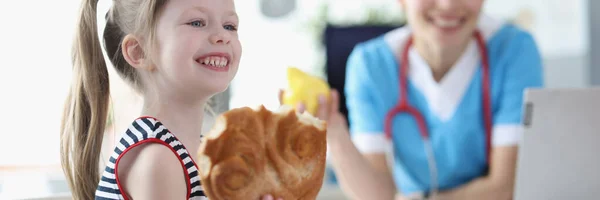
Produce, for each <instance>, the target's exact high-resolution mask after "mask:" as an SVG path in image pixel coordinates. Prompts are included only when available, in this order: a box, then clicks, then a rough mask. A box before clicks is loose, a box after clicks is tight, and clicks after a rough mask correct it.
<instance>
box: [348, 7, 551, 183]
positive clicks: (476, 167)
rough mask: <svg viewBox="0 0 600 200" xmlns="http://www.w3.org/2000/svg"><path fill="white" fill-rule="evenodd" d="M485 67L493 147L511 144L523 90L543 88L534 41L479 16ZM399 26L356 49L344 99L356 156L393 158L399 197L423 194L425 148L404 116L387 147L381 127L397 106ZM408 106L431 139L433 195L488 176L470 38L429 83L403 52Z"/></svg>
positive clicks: (414, 58)
mask: <svg viewBox="0 0 600 200" xmlns="http://www.w3.org/2000/svg"><path fill="white" fill-rule="evenodd" d="M478 29H479V30H480V31H481V32H482V34H483V36H484V39H485V41H486V45H487V50H488V57H489V62H490V79H491V96H492V113H493V131H492V146H493V147H498V146H509V145H518V143H519V139H520V137H521V134H522V126H521V118H522V107H523V94H524V90H525V89H527V88H532V87H542V85H543V78H542V76H543V75H542V63H541V59H540V53H539V51H538V48H537V46H536V44H535V41H534V39H533V37H532V36H531V35H530V34H529V33H527V32H525V31H523V30H521V29H519V28H518V27H516V26H514V25H511V24H507V23H503V22H501V21H496V20H494V19H491V18H488V17H486V16H482V17H481V18H480V20H479V23H478ZM410 32H411V31H410V27H408V26H406V27H402V28H399V29H396V30H393V31H391V32H389V33H386V34H384V35H382V36H380V37H377V38H374V39H371V40H369V41H366V42H363V43H360V44H358V45H357V46H356V47H355V49H354V50H353V52H352V53H351V55H350V56H349V58H348V64H347V74H346V86H345V91H346V98H347V102H346V104H347V106H348V115H349V116H348V117H349V123H350V132H351V134H352V139H353V141H354V144H355V146H356V147H357V148H358V149H359V151H361V152H362V153H366V154H369V153H386V151H387V152H389V151H393V155H394V159H393V164H392V165H393V166H390V168H391V169H392V171H393V173H392V174H393V178H394V181H395V183H396V185H397V187H398V190H400V192H402V193H403V194H411V193H416V192H426V191H429V190H430V187H431V185H430V184H431V183H430V173H429V167H428V162H427V158H426V154H425V150H424V143H423V140H422V138H421V136H420V132H419V131H418V128H417V123H416V121H415V120H414V119H413V118H412V117H411V116H410V115H408V114H399V115H397V116H396V117H395V118H394V119H393V125H392V126H393V136H392V141H393V146H392V145H390V144H392V143H390V141H388V140H386V139H385V135H384V120H385V115H386V114H387V112H388V111H389V110H390V109H392V108H393V107H394V106H395V105H396V103H397V102H398V99H399V85H398V79H399V77H398V69H399V60H398V59H397V57H396V56H397V55H401V54H400V53H399V51H401V49H403V47H404V44H405V41H406V40H407V38H408V36H409V34H410ZM409 62H410V67H409V72H408V79H409V84H408V85H409V86H408V87H409V88H408V100H409V102H410V104H411V105H412V106H414V107H415V108H417V109H418V110H419V111H420V112H421V114H422V115H423V116H424V118H425V120H426V123H427V126H428V128H429V132H430V139H431V143H432V147H433V151H434V156H435V161H436V164H437V165H436V167H437V174H438V180H437V182H438V184H439V189H440V190H447V189H452V188H455V187H457V186H460V185H463V184H465V183H468V182H469V181H471V180H473V179H475V178H477V177H480V176H483V175H484V173H485V172H486V169H487V163H486V154H485V130H484V125H483V123H484V121H483V117H482V116H483V111H482V92H481V91H482V89H481V88H482V84H481V79H482V76H481V58H480V55H479V49H478V47H477V43H476V42H475V39H473V40H472V41H471V43H470V44H469V46H468V47H467V49H466V51H465V52H464V54H463V55H462V56H461V57H460V58H459V60H458V61H457V63H456V64H455V66H453V67H452V69H450V71H449V72H448V73H447V74H446V75H445V76H444V78H443V79H442V80H441V81H440V82H436V81H435V80H434V79H433V77H432V74H431V70H430V68H429V67H428V65H427V63H426V62H425V61H424V60H423V58H422V57H420V56H419V55H418V53H417V52H416V51H415V50H414V49H410V50H409Z"/></svg>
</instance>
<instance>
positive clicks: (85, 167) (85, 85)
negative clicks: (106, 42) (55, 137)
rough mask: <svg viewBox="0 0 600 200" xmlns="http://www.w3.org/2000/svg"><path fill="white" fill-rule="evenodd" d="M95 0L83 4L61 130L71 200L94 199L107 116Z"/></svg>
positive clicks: (106, 85) (106, 86) (106, 84)
mask: <svg viewBox="0 0 600 200" xmlns="http://www.w3.org/2000/svg"><path fill="white" fill-rule="evenodd" d="M97 5H98V0H83V1H82V4H81V10H80V16H79V20H78V23H77V25H78V26H77V29H76V30H77V32H76V35H75V41H74V46H73V53H72V62H73V82H72V86H71V90H70V92H69V96H68V98H67V101H66V105H65V112H64V115H63V122H62V126H61V162H62V167H63V171H64V173H65V175H66V177H67V180H68V182H69V187H70V189H71V193H72V195H73V199H76V200H81V199H85V200H88V199H94V194H95V190H96V187H97V186H98V182H99V178H100V176H99V159H100V152H101V147H102V139H103V136H104V129H105V125H106V121H107V115H108V105H109V81H108V70H107V67H106V62H105V61H104V56H103V54H102V48H101V45H100V40H99V39H98V30H97V26H96V25H97V22H96V8H97Z"/></svg>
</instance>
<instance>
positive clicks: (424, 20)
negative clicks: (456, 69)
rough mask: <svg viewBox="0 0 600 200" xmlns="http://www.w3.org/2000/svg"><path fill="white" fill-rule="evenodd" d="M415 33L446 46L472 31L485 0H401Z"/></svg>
mask: <svg viewBox="0 0 600 200" xmlns="http://www.w3.org/2000/svg"><path fill="white" fill-rule="evenodd" d="M400 2H401V4H402V6H403V7H404V10H405V12H406V15H407V20H408V24H410V26H411V28H412V30H413V32H414V35H415V36H416V37H420V38H423V39H425V40H427V41H429V42H432V43H435V44H438V45H441V47H442V48H444V47H453V46H456V45H460V44H462V43H464V42H466V40H467V39H468V38H470V37H471V36H472V34H473V31H474V30H475V28H476V27H477V20H478V17H479V13H480V11H481V6H482V4H483V0H400Z"/></svg>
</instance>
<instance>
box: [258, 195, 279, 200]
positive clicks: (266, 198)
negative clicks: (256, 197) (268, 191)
mask: <svg viewBox="0 0 600 200" xmlns="http://www.w3.org/2000/svg"><path fill="white" fill-rule="evenodd" d="M262 200H275V199H274V198H273V196H271V195H265V196H263V198H262ZM277 200H283V199H282V198H278V199H277Z"/></svg>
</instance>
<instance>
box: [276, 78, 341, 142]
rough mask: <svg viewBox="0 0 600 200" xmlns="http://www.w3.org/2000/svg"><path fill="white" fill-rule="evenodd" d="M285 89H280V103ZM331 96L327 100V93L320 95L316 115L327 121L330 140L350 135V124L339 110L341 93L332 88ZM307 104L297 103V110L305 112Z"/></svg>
mask: <svg viewBox="0 0 600 200" xmlns="http://www.w3.org/2000/svg"><path fill="white" fill-rule="evenodd" d="M283 94H284V90H279V103H280V104H282V102H283V101H282V99H283ZM330 96H331V98H330V99H329V101H327V98H326V97H325V95H320V96H319V99H318V100H319V106H318V108H317V113H316V116H315V117H317V118H319V119H321V120H325V121H326V122H327V139H328V141H331V140H329V139H330V138H332V137H337V136H341V135H348V124H347V123H346V118H345V117H344V115H342V113H341V112H340V111H339V108H340V95H339V93H338V92H337V90H335V89H333V90H331V95H330ZM305 109H306V106H305V105H303V104H299V105H296V111H297V112H299V113H303V112H304V110H305Z"/></svg>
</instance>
